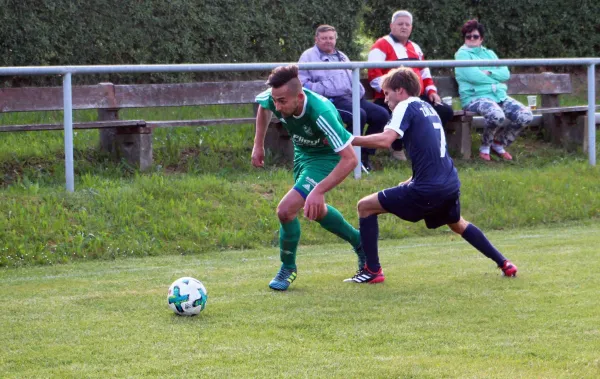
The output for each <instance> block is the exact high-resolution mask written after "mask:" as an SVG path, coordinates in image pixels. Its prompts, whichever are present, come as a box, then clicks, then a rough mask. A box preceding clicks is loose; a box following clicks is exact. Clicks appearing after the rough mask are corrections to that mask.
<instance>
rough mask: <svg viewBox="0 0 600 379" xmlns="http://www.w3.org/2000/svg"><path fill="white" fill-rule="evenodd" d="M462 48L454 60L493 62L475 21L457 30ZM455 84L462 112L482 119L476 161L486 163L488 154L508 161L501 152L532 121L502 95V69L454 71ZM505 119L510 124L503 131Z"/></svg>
mask: <svg viewBox="0 0 600 379" xmlns="http://www.w3.org/2000/svg"><path fill="white" fill-rule="evenodd" d="M461 32H462V35H463V38H464V41H465V44H464V45H462V46H461V47H460V49H458V51H457V52H456V54H454V59H456V60H497V59H498V56H497V55H496V54H495V53H494V52H493V51H492V50H490V49H486V48H485V47H483V46H481V44H482V43H483V36H484V33H485V29H484V27H483V25H482V24H480V23H479V22H478V21H477V20H469V21H467V22H466V23H465V24H464V25H463V27H462V29H461ZM455 72H456V81H457V82H458V93H459V95H460V102H461V105H462V107H463V109H464V110H466V111H471V112H475V113H477V114H479V115H481V116H483V118H484V119H485V127H484V131H483V136H482V140H481V147H480V148H479V157H480V158H481V159H483V160H486V161H489V160H490V152H491V153H494V154H496V155H498V156H500V157H501V158H502V159H504V160H512V156H511V155H510V154H509V153H508V152H507V151H506V150H505V148H506V147H507V146H510V144H511V143H513V142H514V140H515V139H516V138H517V136H518V135H519V132H520V131H521V130H522V129H523V128H524V127H525V126H527V125H529V123H531V120H533V115H532V114H531V110H530V109H529V108H527V107H525V106H524V105H523V104H521V103H520V102H518V101H517V100H515V99H513V98H511V97H509V96H508V95H507V94H506V84H504V82H506V81H507V80H508V79H509V78H510V72H509V71H508V67H506V66H500V67H497V66H494V67H457V68H456V70H455ZM505 118H508V120H509V121H510V124H509V125H508V126H506V127H504V126H503V125H502V124H503V123H504V120H505Z"/></svg>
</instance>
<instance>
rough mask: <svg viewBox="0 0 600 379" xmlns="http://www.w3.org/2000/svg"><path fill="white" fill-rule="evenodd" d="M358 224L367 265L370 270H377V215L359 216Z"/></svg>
mask: <svg viewBox="0 0 600 379" xmlns="http://www.w3.org/2000/svg"><path fill="white" fill-rule="evenodd" d="M358 225H359V228H360V230H359V231H360V240H361V242H362V246H363V250H364V251H365V255H366V256H367V267H368V268H369V270H370V271H372V272H378V271H379V269H380V268H381V265H380V264H379V253H378V251H377V240H378V239H379V223H378V222H377V215H371V216H369V217H364V218H359V220H358Z"/></svg>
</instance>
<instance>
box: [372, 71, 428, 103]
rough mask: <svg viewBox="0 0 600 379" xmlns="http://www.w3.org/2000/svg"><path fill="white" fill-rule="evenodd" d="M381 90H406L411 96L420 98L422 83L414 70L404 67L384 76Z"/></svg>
mask: <svg viewBox="0 0 600 379" xmlns="http://www.w3.org/2000/svg"><path fill="white" fill-rule="evenodd" d="M381 88H382V89H383V88H389V89H391V90H392V91H395V90H397V89H400V88H404V89H405V90H406V92H407V93H408V95H409V96H419V95H420V94H421V81H420V80H419V77H418V76H417V74H415V72H414V70H413V69H412V68H409V67H404V66H402V67H398V68H395V69H393V70H391V71H390V72H388V73H387V74H385V75H384V76H383V79H382V81H381Z"/></svg>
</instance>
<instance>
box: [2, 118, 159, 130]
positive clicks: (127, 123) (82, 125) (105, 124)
mask: <svg viewBox="0 0 600 379" xmlns="http://www.w3.org/2000/svg"><path fill="white" fill-rule="evenodd" d="M146 124H147V123H146V121H144V120H123V121H121V120H118V121H94V122H74V123H73V129H105V128H131V127H145V126H146ZM63 129H64V126H63V124H29V125H27V124H25V125H4V126H0V132H31V131H36V130H63Z"/></svg>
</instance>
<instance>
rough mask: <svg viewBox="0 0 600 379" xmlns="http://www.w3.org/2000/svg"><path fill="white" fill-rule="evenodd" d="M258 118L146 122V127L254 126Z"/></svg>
mask: <svg viewBox="0 0 600 379" xmlns="http://www.w3.org/2000/svg"><path fill="white" fill-rule="evenodd" d="M255 121H256V118H254V117H245V118H222V119H214V120H173V121H146V126H148V127H151V128H169V127H176V126H205V125H224V124H225V125H227V124H231V125H235V124H254V122H255Z"/></svg>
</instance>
